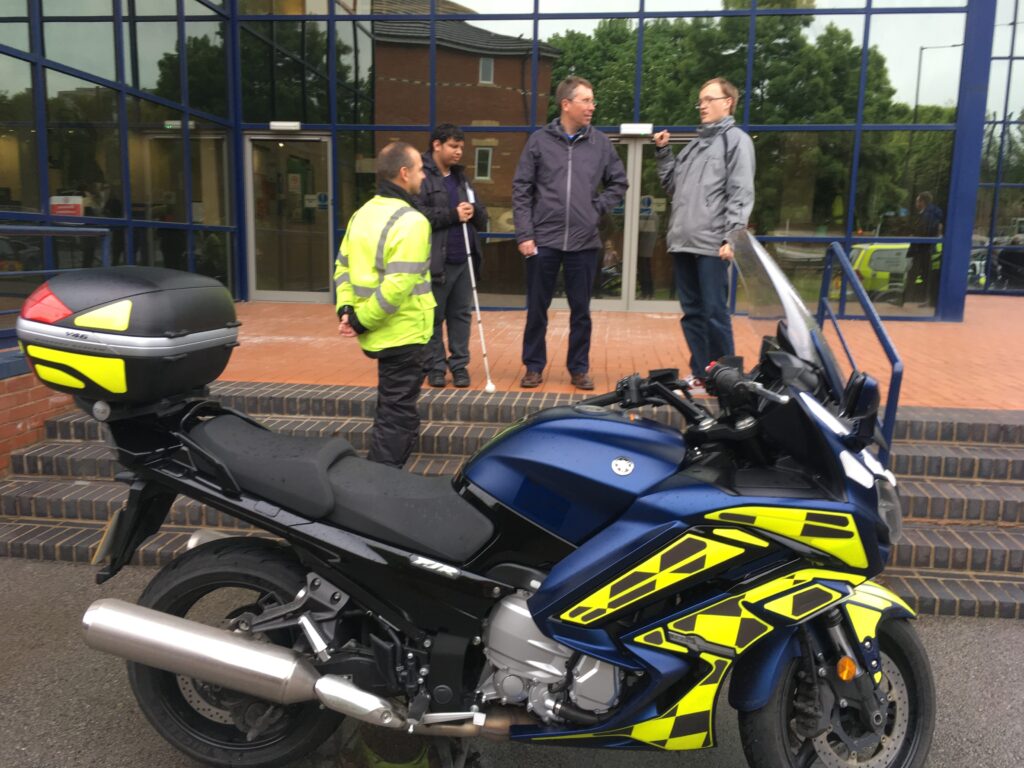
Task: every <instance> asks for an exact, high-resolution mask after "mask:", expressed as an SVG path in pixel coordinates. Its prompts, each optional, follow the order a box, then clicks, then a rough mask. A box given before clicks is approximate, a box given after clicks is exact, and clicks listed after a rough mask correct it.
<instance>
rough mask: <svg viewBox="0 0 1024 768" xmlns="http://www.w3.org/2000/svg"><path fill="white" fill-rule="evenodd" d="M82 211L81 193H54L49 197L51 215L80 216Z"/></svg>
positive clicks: (83, 210) (83, 207) (83, 209)
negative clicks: (54, 194)
mask: <svg viewBox="0 0 1024 768" xmlns="http://www.w3.org/2000/svg"><path fill="white" fill-rule="evenodd" d="M84 212H85V206H84V204H83V198H82V196H81V195H56V196H54V197H51V198H50V215H51V216H81V215H83V213H84Z"/></svg>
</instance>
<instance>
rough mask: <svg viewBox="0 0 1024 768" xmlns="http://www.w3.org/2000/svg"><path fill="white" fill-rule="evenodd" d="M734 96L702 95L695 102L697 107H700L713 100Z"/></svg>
mask: <svg viewBox="0 0 1024 768" xmlns="http://www.w3.org/2000/svg"><path fill="white" fill-rule="evenodd" d="M731 98H732V96H701V97H700V99H699V100H698V101H697V103H696V104H694V105H693V106H694V108H695V109H700V108H701V107H703V106H704V105H705V104H710V103H711V102H712V101H719V100H720V99H731Z"/></svg>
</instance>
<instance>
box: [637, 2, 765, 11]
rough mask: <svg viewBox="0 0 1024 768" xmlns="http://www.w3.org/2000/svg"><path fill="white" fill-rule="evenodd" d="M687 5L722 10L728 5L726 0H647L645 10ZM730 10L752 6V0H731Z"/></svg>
mask: <svg viewBox="0 0 1024 768" xmlns="http://www.w3.org/2000/svg"><path fill="white" fill-rule="evenodd" d="M684 6H685V9H686V10H687V11H720V10H723V9H724V8H725V6H726V2H725V0H690V2H687V3H680V2H679V0H647V2H645V3H644V10H645V11H647V12H648V13H657V12H658V11H669V12H672V11H674V12H678V11H679V10H680V9H681V8H682V7H684ZM728 6H729V9H730V10H741V9H743V8H749V7H750V0H730V2H729V3H728Z"/></svg>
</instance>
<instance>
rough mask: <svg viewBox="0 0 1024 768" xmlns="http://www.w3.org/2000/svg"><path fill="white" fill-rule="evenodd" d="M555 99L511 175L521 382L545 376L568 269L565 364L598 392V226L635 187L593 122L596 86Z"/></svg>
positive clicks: (560, 92)
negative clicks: (521, 277)
mask: <svg viewBox="0 0 1024 768" xmlns="http://www.w3.org/2000/svg"><path fill="white" fill-rule="evenodd" d="M555 100H556V101H557V102H558V104H559V108H560V110H561V114H560V116H559V117H556V118H555V119H554V120H552V121H551V122H550V123H548V124H547V125H546V126H544V127H543V128H541V129H540V130H538V131H534V133H533V134H531V135H530V138H529V140H528V141H527V142H526V147H525V148H524V149H523V154H522V155H521V156H520V158H519V165H518V166H516V174H515V177H514V178H513V179H512V211H513V215H514V217H515V225H516V241H517V242H518V243H519V252H520V253H521V254H522V255H523V256H524V257H525V258H526V292H527V297H526V302H527V305H526V329H525V331H524V333H523V365H525V366H526V374H525V375H524V376H523V379H522V381H521V382H520V386H522V387H526V388H531V387H536V386H538V385H539V384H540V383H541V382H542V381H543V371H544V367H545V366H546V365H547V345H546V341H545V336H546V335H547V330H548V307H550V306H551V299H552V296H553V295H554V292H555V282H556V280H557V279H558V271H559V269H563V270H564V271H565V297H566V299H568V301H569V352H568V355H567V359H566V367H567V368H568V369H569V375H570V376H571V380H572V384H573V386H574V387H577V388H578V389H593V388H594V380H593V379H592V378H591V376H590V373H589V371H590V329H591V323H590V296H591V293H592V292H593V288H594V277H595V275H596V274H597V263H598V259H599V258H600V256H599V254H600V249H601V238H600V236H599V235H598V225H599V223H600V221H601V217H602V216H603V215H604V214H606V213H608V212H609V211H611V210H612V209H613V208H615V206H617V205H618V204H619V203H621V202H622V198H623V197H624V196H625V194H626V188H627V187H628V186H629V184H628V182H627V181H626V170H625V168H623V167H622V161H621V160H619V156H618V154H617V153H616V151H615V147H613V146H612V143H611V141H610V140H609V139H608V137H607V136H605V135H604V134H603V133H601V132H600V131H597V130H594V128H593V127H592V126H591V124H590V122H591V120H592V119H593V117H594V109H595V108H596V107H597V103H596V102H595V101H594V90H593V87H592V86H591V85H590V83H589V82H587V81H586V80H584V79H583V78H582V77H576V76H575V75H573V76H571V77H567V78H566V79H565V80H563V81H562V82H561V83H559V85H558V89H557V90H556V91H555Z"/></svg>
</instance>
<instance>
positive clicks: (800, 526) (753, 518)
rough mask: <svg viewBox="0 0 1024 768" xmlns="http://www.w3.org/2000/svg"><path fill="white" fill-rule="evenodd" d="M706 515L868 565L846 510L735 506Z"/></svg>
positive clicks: (854, 564)
mask: <svg viewBox="0 0 1024 768" xmlns="http://www.w3.org/2000/svg"><path fill="white" fill-rule="evenodd" d="M705 517H706V518H707V519H708V520H715V521H717V522H721V523H733V524H738V525H746V526H750V527H752V528H757V529H760V530H762V531H767V532H769V533H775V534H778V535H779V536H783V537H785V538H787V539H793V540H794V541H799V542H800V543H801V544H806V545H807V546H809V547H813V548H814V549H817V550H820V551H822V552H827V553H828V554H830V555H832V556H833V557H835V558H837V559H839V560H841V561H842V562H844V563H846V564H847V565H849V566H851V567H852V568H867V567H868V558H867V554H866V553H865V551H864V543H863V542H862V541H861V540H860V533H859V532H858V531H857V525H856V523H855V522H854V520H853V515H850V514H847V513H845V512H828V511H825V510H815V509H800V508H797V507H760V506H747V507H733V508H732V509H723V510H719V511H718V512H709V513H708V514H707V515H705Z"/></svg>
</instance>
